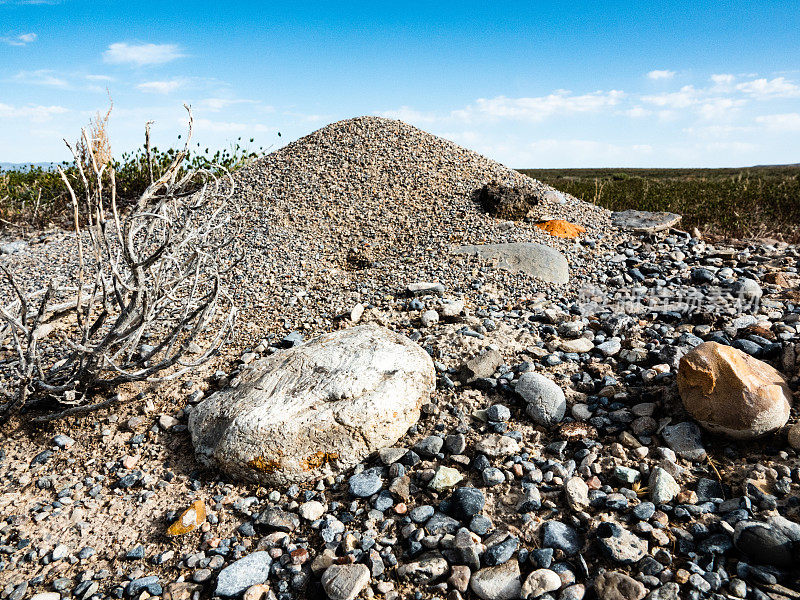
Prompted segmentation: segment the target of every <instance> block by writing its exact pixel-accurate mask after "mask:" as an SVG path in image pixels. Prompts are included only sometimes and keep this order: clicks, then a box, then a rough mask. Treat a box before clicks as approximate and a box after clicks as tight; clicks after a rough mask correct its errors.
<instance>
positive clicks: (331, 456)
mask: <svg viewBox="0 0 800 600" xmlns="http://www.w3.org/2000/svg"><path fill="white" fill-rule="evenodd" d="M337 458H339V455H338V454H337V453H336V452H316V453H314V454H312V455H311V456H309V457H307V458H306V459H305V460H304V461H303V469H305V470H306V471H311V470H312V469H318V468H319V467H321V466H322V465H324V464H327V463H329V462H331V461H333V460H336V459H337Z"/></svg>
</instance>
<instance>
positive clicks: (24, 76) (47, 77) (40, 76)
mask: <svg viewBox="0 0 800 600" xmlns="http://www.w3.org/2000/svg"><path fill="white" fill-rule="evenodd" d="M14 79H15V80H16V81H21V82H23V83H31V84H34V85H45V86H48V87H57V88H67V87H69V82H68V81H67V80H66V79H64V78H63V77H59V76H58V75H56V73H55V71H51V70H49V69H38V70H36V71H20V72H19V73H17V74H16V75H14Z"/></svg>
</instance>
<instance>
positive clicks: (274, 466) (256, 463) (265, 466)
mask: <svg viewBox="0 0 800 600" xmlns="http://www.w3.org/2000/svg"><path fill="white" fill-rule="evenodd" d="M247 464H248V465H249V466H251V467H253V468H254V469H257V470H259V471H261V472H262V473H274V472H275V471H277V470H278V469H280V468H281V463H279V462H278V461H277V460H267V459H265V458H264V457H263V456H256V457H255V458H254V459H253V460H251V461H250V462H248V463H247Z"/></svg>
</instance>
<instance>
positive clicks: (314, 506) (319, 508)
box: [297, 500, 325, 521]
mask: <svg viewBox="0 0 800 600" xmlns="http://www.w3.org/2000/svg"><path fill="white" fill-rule="evenodd" d="M297 512H298V513H300V516H301V517H303V518H304V519H305V520H306V521H316V520H317V519H319V518H320V517H322V515H324V514H325V506H323V504H322V502H317V501H316V500H310V501H308V502H304V503H303V504H301V505H300V507H299V508H298V509H297Z"/></svg>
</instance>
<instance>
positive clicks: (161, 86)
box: [136, 79, 186, 94]
mask: <svg viewBox="0 0 800 600" xmlns="http://www.w3.org/2000/svg"><path fill="white" fill-rule="evenodd" d="M185 83H186V81H185V80H183V79H170V80H168V81H145V82H144V83H140V84H139V85H137V86H136V89H138V90H141V91H142V92H148V93H150V94H171V93H172V92H174V91H175V90H177V89H180V88H182V87H183V86H184V84H185Z"/></svg>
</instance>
